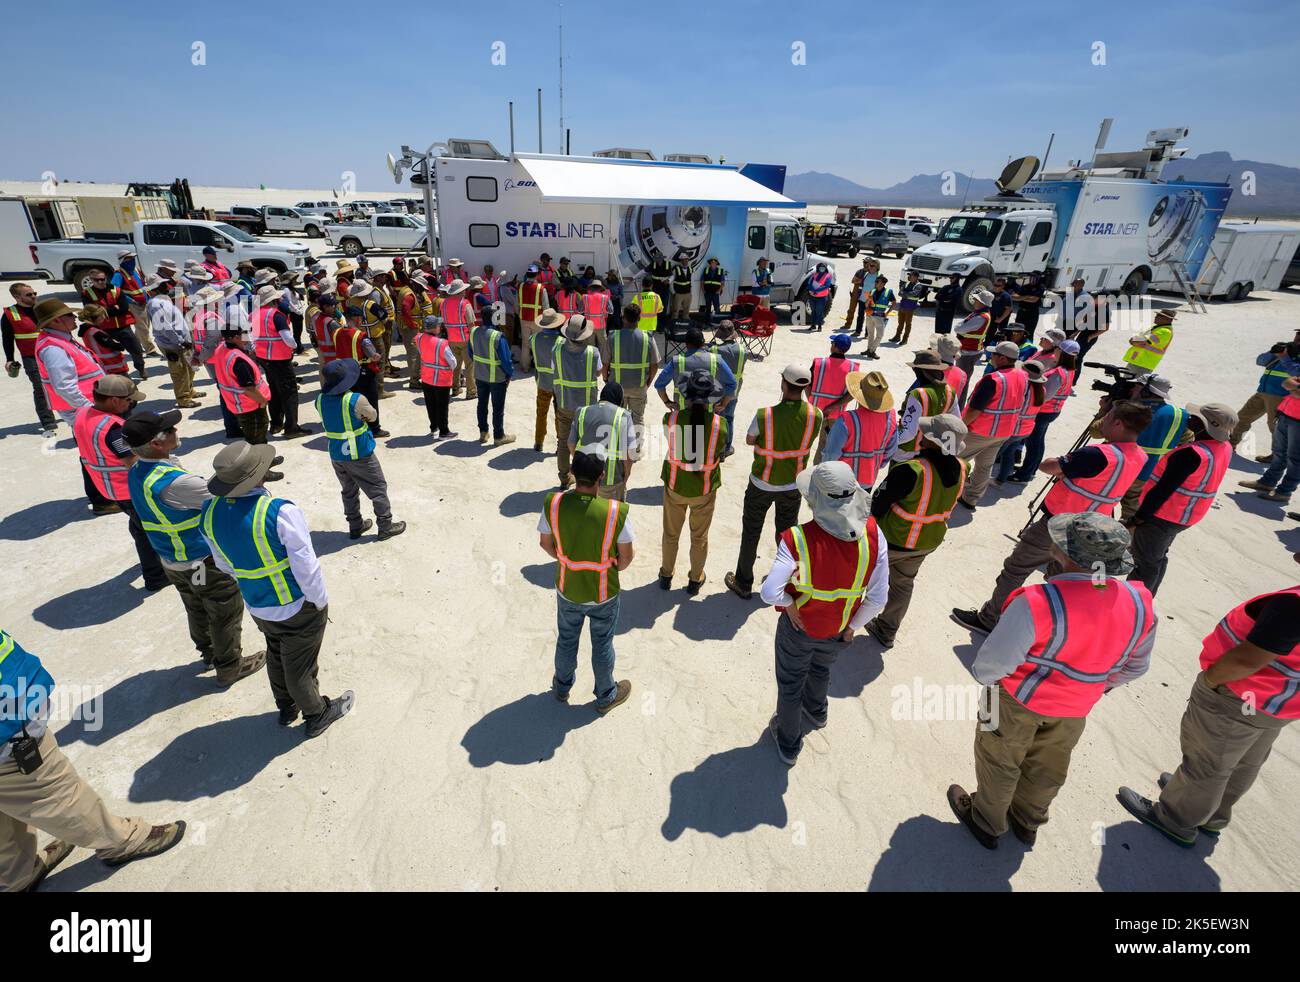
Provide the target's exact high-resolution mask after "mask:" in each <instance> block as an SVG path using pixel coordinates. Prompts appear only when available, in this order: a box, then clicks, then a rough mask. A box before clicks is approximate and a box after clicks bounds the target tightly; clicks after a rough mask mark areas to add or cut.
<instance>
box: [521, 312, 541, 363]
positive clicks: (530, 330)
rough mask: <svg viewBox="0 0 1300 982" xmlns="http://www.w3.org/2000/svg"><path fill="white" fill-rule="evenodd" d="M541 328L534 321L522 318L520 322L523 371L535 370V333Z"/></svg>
mask: <svg viewBox="0 0 1300 982" xmlns="http://www.w3.org/2000/svg"><path fill="white" fill-rule="evenodd" d="M538 330H539V328H538V327H537V325H536V324H535V323H533V322H532V321H526V320H521V321H520V322H519V370H520V371H522V372H531V371H532V370H533V345H532V341H533V335H534V334H536V333H537V331H538Z"/></svg>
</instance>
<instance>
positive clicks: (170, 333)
mask: <svg viewBox="0 0 1300 982" xmlns="http://www.w3.org/2000/svg"><path fill="white" fill-rule="evenodd" d="M145 310H147V311H148V312H149V326H150V327H151V328H152V329H153V338H154V341H155V342H157V344H158V347H160V348H171V349H172V350H173V351H174V350H176V349H178V348H180V347H181V345H184V344H189V343H190V342H191V341H192V340H193V335H191V334H190V325H189V324H188V323H187V322H186V320H185V315H184V314H182V313H181V312H180V311H179V310H178V309H177V308H176V305H175V304H174V303H172V302H171V298H170V297H164V296H157V297H150V298H149V303H148V304H147V305H146V306H145Z"/></svg>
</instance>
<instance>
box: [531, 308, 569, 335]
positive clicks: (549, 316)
mask: <svg viewBox="0 0 1300 982" xmlns="http://www.w3.org/2000/svg"><path fill="white" fill-rule="evenodd" d="M537 326H538V327H540V328H542V329H544V330H545V329H549V328H552V327H554V328H561V327H563V326H564V315H563V314H561V313H560V312H559V311H556V310H552V309H551V308H550V307H547V308H546V309H545V310H543V311H542V315H541V316H540V317H538V318H537Z"/></svg>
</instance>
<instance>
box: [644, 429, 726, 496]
mask: <svg viewBox="0 0 1300 982" xmlns="http://www.w3.org/2000/svg"><path fill="white" fill-rule="evenodd" d="M680 414H681V410H673V411H672V412H670V413H668V414H667V416H666V418H665V420H664V426H665V427H666V428H667V431H668V456H667V458H666V459H665V460H664V466H663V472H662V473H661V474H660V478H661V480H663V482H664V484H665V485H667V487H668V488H669V489H670V490H672V491H676V492H677V493H678V494H680V495H681V496H682V497H684V498H700V497H703V496H704V495H707V494H710V493H712V492H713V491H716V490H717V489H718V488H719V487H721V486H722V465H721V462H720V461H719V460H718V451H719V450H723V449H725V448H726V439H725V437H723V435H722V428H723V426H725V425H726V421H725V420H724V419H723V418H722V417H721V416H719V415H718V414H717V413H712V412H711V413H709V422H708V424H706V425H707V426H708V427H709V430H708V435H707V436H706V437H703V438H702V442H703V444H704V447H703V449H704V459H703V460H687V459H685V455H684V454H683V450H691V451H696V450H699V449H700V448H699V447H694V446H689V445H688V446H687V447H682V445H681V440H682V431H681V427H680V426H679V425H678V417H679V416H680ZM689 417H690V414H689V412H688V413H687V419H688V420H689ZM686 425H688V426H689V425H690V424H689V422H687V423H686ZM695 438H697V435H696V434H692V435H691V437H689V438H687V442H688V443H689V442H690V441H691V440H692V439H695ZM691 456H692V457H694V456H696V454H694V453H692V454H691Z"/></svg>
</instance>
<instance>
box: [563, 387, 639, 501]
mask: <svg viewBox="0 0 1300 982" xmlns="http://www.w3.org/2000/svg"><path fill="white" fill-rule="evenodd" d="M606 406H608V407H609V411H606V409H605V407H606ZM626 416H627V410H626V409H624V408H623V407H622V406H615V405H614V404H612V403H608V402H597V403H595V404H593V405H590V406H583V407H582V408H581V409H579V410H578V415H577V416H576V417H575V419H574V422H575V423H577V428H578V444H577V445H578V449H579V450H581V449H582V448H583V447H586V446H590V445H591V444H592V443H593V442H594V441H596V440H597V439H599V440H601V441H602V442H601V445H602V446H603V447H604V448H605V473H604V474H603V475H602V476H601V484H604V485H605V486H606V487H609V486H611V485H614V484H618V483H619V481H621V480H622V479H623V461H624V460H625V459H626V458H627V456H628V447H627V441H626V440H625V439H624V435H625V434H624V425H623V420H624V417H626ZM597 417H605V418H603V419H597ZM601 427H604V429H605V430H606V432H605V433H603V434H602V433H601V432H600V428H601ZM588 429H590V430H591V431H592V432H591V433H588V432H587V431H588ZM561 436H562V437H563V438H564V439H568V437H567V436H563V434H561ZM588 436H590V437H591V439H588Z"/></svg>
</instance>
